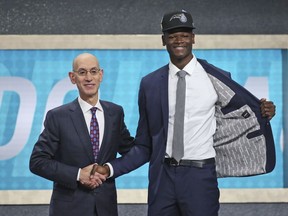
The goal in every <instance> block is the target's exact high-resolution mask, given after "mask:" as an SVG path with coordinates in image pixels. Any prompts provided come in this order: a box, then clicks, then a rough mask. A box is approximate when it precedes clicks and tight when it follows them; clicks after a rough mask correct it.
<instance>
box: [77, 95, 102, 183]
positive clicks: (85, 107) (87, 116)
mask: <svg viewBox="0 0 288 216" xmlns="http://www.w3.org/2000/svg"><path fill="white" fill-rule="evenodd" d="M78 102H79V105H80V107H81V110H82V112H83V115H84V118H85V122H86V126H87V130H88V132H89V133H90V122H91V118H92V112H91V110H90V109H91V108H92V107H93V106H91V105H90V104H89V103H87V102H86V101H84V100H83V99H82V98H81V97H80V96H79V97H78ZM95 107H96V108H97V111H96V118H97V121H98V126H99V149H100V147H101V143H102V140H103V134H104V126H105V121H104V110H103V108H102V106H101V104H100V102H99V100H98V101H97V103H96V105H95ZM91 145H92V144H91ZM80 170H81V168H79V171H78V175H77V181H79V178H80Z"/></svg>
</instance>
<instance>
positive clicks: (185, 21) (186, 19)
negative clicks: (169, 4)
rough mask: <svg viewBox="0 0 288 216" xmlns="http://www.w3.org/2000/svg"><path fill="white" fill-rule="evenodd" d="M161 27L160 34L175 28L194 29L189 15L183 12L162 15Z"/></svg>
mask: <svg viewBox="0 0 288 216" xmlns="http://www.w3.org/2000/svg"><path fill="white" fill-rule="evenodd" d="M161 27H162V32H166V31H169V30H172V29H176V28H188V29H191V30H192V29H195V26H194V23H193V19H192V16H191V14H190V13H188V12H187V11H185V10H181V11H175V12H170V13H166V14H164V16H163V18H162V21H161Z"/></svg>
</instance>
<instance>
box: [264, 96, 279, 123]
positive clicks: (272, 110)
mask: <svg viewBox="0 0 288 216" xmlns="http://www.w3.org/2000/svg"><path fill="white" fill-rule="evenodd" d="M260 101H261V105H260V107H261V114H262V116H263V117H267V118H268V119H269V120H271V119H272V118H273V117H274V116H275V114H276V106H275V105H274V103H273V102H272V101H267V100H266V99H265V98H261V100H260Z"/></svg>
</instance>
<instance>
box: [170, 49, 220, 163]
mask: <svg viewBox="0 0 288 216" xmlns="http://www.w3.org/2000/svg"><path fill="white" fill-rule="evenodd" d="M193 56H194V57H193V59H192V60H191V61H190V62H189V63H188V64H187V65H186V66H185V67H184V68H183V70H185V71H186V72H187V75H186V76H185V79H186V100H185V116H184V157H183V158H182V159H189V160H201V159H207V158H212V157H215V150H214V148H213V135H214V133H215V130H216V119H215V117H214V114H215V103H216V101H217V93H216V91H215V89H214V87H213V85H212V83H211V81H210V79H209V77H208V75H207V73H206V72H205V70H204V69H203V67H202V66H201V64H200V63H199V62H198V61H197V59H196V57H195V55H194V54H193ZM178 71H180V69H179V68H177V67H176V66H175V65H174V64H173V63H172V62H170V63H169V78H168V93H169V96H168V99H169V119H168V121H169V123H168V138H167V147H166V153H167V154H168V156H170V157H171V155H172V140H173V131H174V129H173V125H174V115H175V104H176V89H177V81H178V76H177V74H176V73H177V72H178Z"/></svg>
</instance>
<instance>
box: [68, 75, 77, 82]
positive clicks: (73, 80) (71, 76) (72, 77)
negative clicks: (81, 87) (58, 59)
mask: <svg viewBox="0 0 288 216" xmlns="http://www.w3.org/2000/svg"><path fill="white" fill-rule="evenodd" d="M68 75H69V78H70V81H71V83H73V84H75V83H76V81H75V73H74V72H69V73H68Z"/></svg>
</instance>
